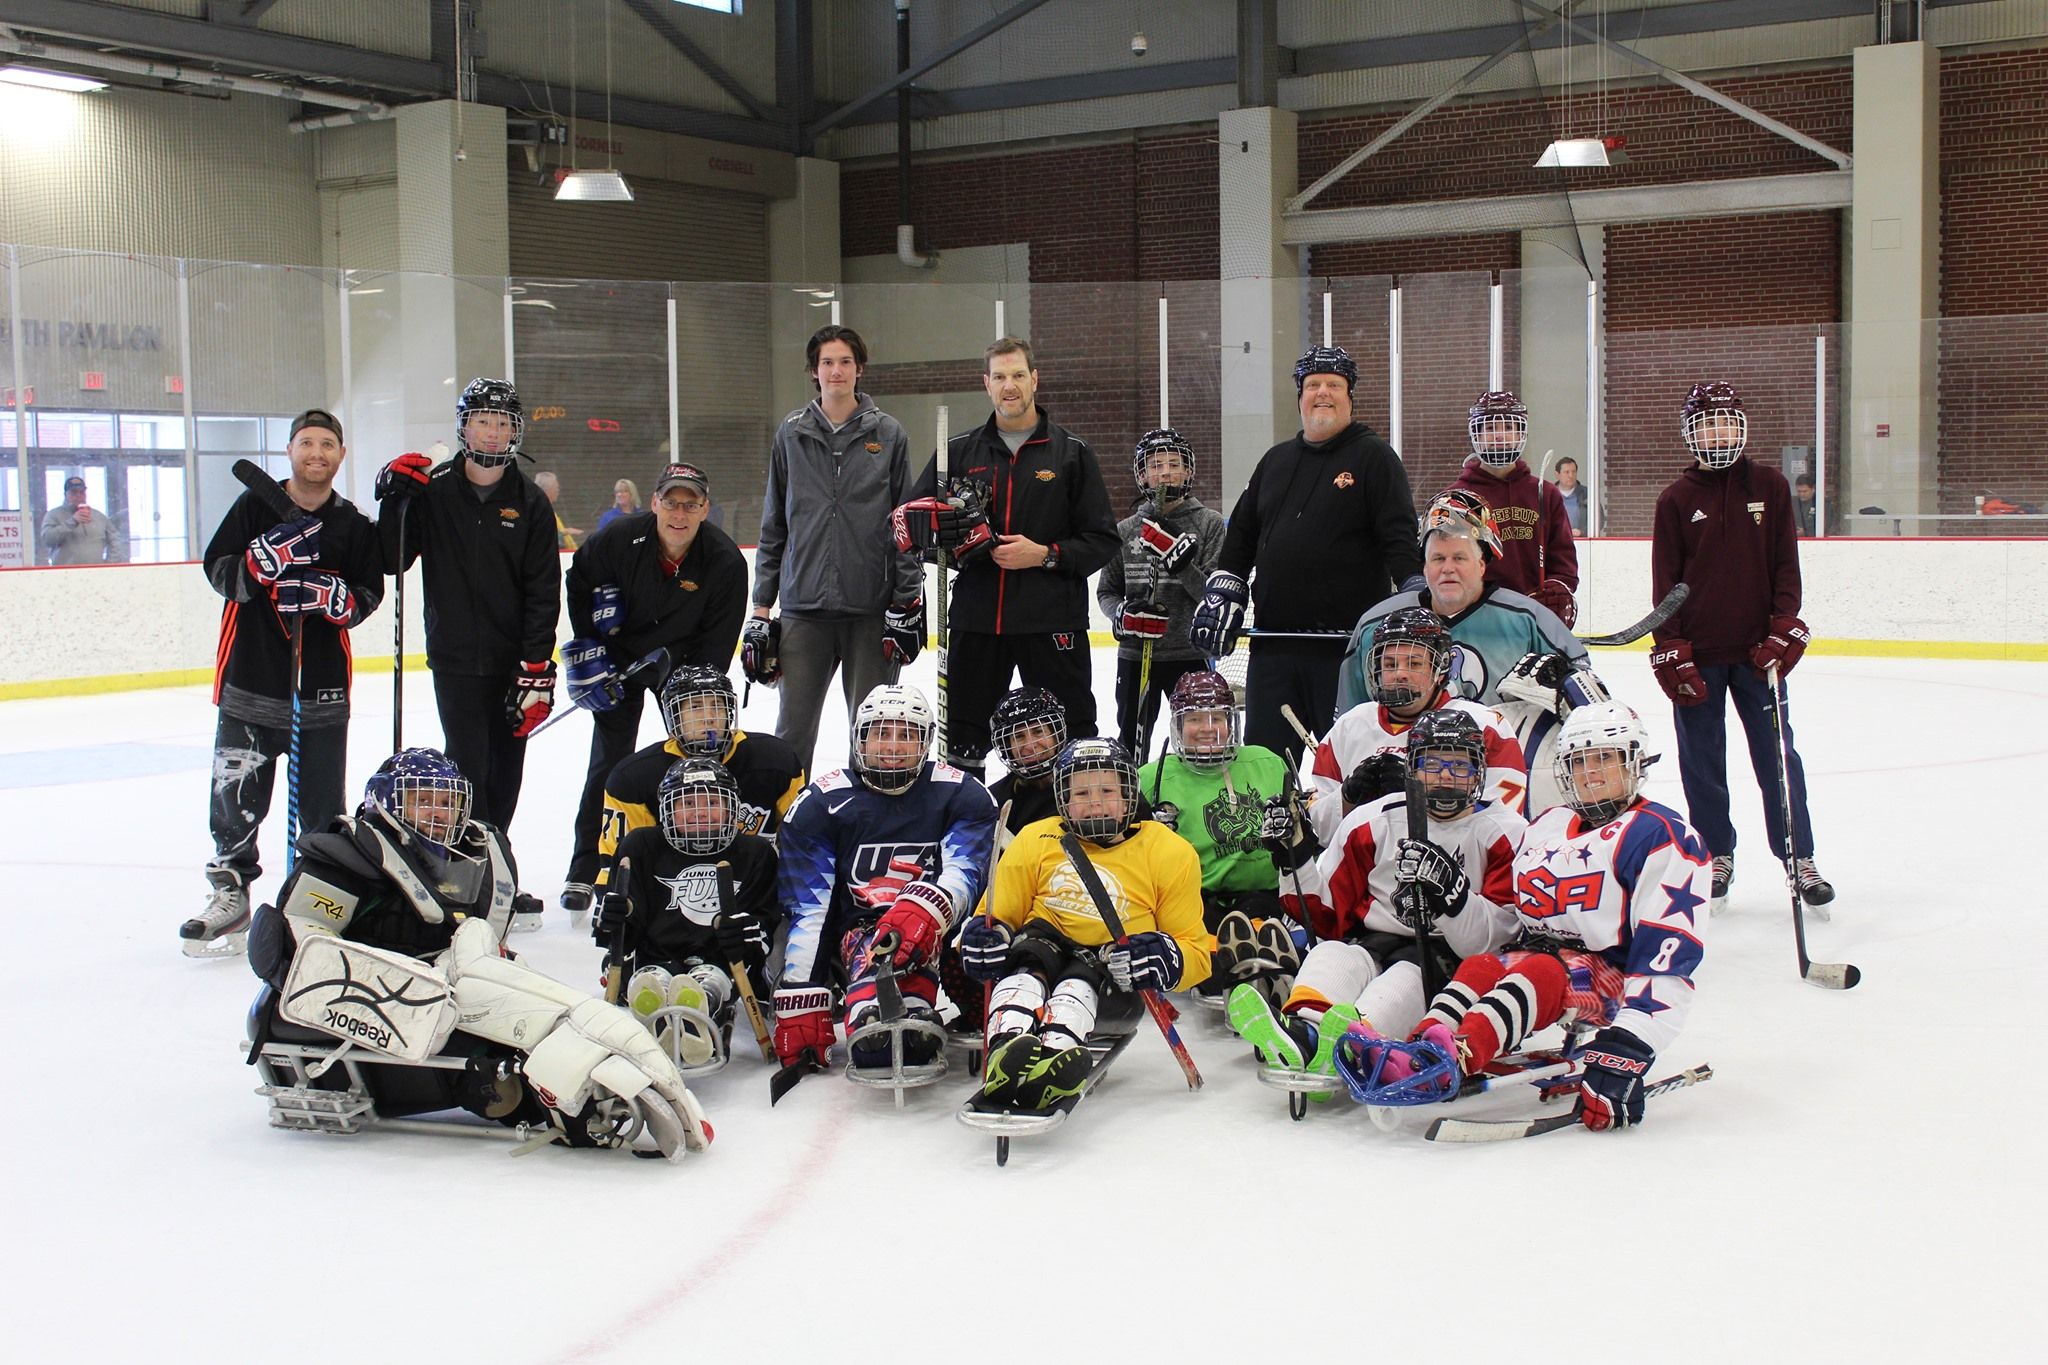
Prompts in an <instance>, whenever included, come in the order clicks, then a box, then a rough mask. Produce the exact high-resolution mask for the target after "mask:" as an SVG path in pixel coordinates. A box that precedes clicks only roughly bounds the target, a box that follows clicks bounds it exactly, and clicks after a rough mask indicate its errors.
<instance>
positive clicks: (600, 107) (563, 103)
mask: <svg viewBox="0 0 2048 1365" xmlns="http://www.w3.org/2000/svg"><path fill="white" fill-rule="evenodd" d="M476 97H477V99H478V100H479V101H480V102H481V103H484V104H495V105H500V106H502V107H504V108H507V109H529V110H530V109H533V108H535V107H537V106H538V105H539V104H540V103H541V100H540V97H539V92H538V91H537V90H536V89H535V88H534V85H533V83H532V82H530V81H524V80H521V79H519V78H518V77H516V76H506V75H502V74H500V73H499V72H496V71H481V70H480V71H478V72H477V73H476ZM553 107H554V109H555V110H556V111H558V112H560V113H564V114H573V115H574V116H575V117H576V118H580V119H582V120H584V121H585V122H586V123H603V122H604V121H605V94H604V91H602V90H591V89H589V88H587V87H586V88H584V89H579V90H578V91H577V92H576V98H575V102H574V104H573V105H572V104H571V103H570V100H569V97H568V92H566V91H564V90H563V89H562V88H561V87H560V86H557V87H555V91H554V96H553ZM611 121H612V122H613V123H616V124H619V125H621V126H623V127H627V128H651V129H653V130H655V131H656V132H662V133H682V134H684V135H685V136H687V137H702V138H710V139H711V140H712V141H714V142H734V143H738V144H739V145H741V146H743V147H765V148H769V149H771V150H773V151H778V152H786V151H788V150H789V130H788V129H787V128H785V127H783V126H782V125H781V124H776V123H763V122H761V121H760V120H759V119H750V118H747V117H745V116H743V115H740V114H721V113H716V112H714V111H712V110H709V109H685V108H683V107H682V106H680V105H674V104H658V103H656V102H655V101H653V100H645V99H638V98H635V97H633V96H631V95H617V94H615V95H613V96H612V97H611Z"/></svg>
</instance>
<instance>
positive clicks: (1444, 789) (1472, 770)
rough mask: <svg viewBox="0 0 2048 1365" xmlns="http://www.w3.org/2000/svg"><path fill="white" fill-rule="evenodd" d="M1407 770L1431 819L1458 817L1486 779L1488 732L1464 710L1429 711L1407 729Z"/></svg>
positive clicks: (1469, 806)
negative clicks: (1418, 787)
mask: <svg viewBox="0 0 2048 1365" xmlns="http://www.w3.org/2000/svg"><path fill="white" fill-rule="evenodd" d="M1408 770H1409V771H1410V772H1412V773H1413V774H1414V775H1415V780H1416V782H1417V783H1419V784H1420V785H1421V787H1422V799H1423V804H1424V805H1426V806H1427V807H1428V808H1429V814H1430V816H1431V818H1432V819H1437V820H1456V819H1458V818H1459V817H1461V816H1463V815H1464V814H1465V812H1467V811H1469V810H1471V809H1472V803H1473V802H1474V801H1476V800H1478V799H1479V789H1480V787H1481V786H1482V785H1484V784H1485V782H1486V736H1485V735H1483V734H1481V733H1480V730H1479V722H1478V721H1476V720H1474V719H1473V718H1472V716H1471V714H1470V713H1469V712H1465V711H1449V710H1446V711H1430V712H1426V713H1425V714H1424V715H1423V717H1422V719H1420V720H1418V721H1416V722H1415V725H1414V728H1412V729H1411V730H1409V731H1408Z"/></svg>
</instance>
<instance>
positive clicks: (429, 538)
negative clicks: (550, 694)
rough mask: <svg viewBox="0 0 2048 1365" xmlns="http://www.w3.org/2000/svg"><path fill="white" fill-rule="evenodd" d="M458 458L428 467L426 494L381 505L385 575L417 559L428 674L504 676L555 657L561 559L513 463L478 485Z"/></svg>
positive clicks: (548, 517)
mask: <svg viewBox="0 0 2048 1365" xmlns="http://www.w3.org/2000/svg"><path fill="white" fill-rule="evenodd" d="M464 458H465V457H464V456H462V455H459V454H458V455H457V456H456V457H455V458H454V459H452V460H450V461H448V463H446V464H444V465H442V466H441V467H440V468H439V469H436V470H435V471H434V473H433V475H432V477H431V478H429V479H428V480H427V491H426V492H425V493H423V494H419V495H416V496H415V497H413V498H412V499H411V501H410V502H409V503H400V502H396V501H393V502H387V503H386V504H385V505H384V506H383V508H382V509H381V510H380V512H379V515H378V518H377V534H378V537H379V538H380V539H381V540H382V542H383V545H384V566H385V568H386V569H387V570H388V571H389V572H391V573H393V574H402V573H404V572H405V571H406V569H407V567H409V566H410V565H411V564H412V562H413V561H414V560H415V559H421V560H424V561H425V568H424V570H423V572H424V574H425V583H426V595H427V600H426V618H427V667H429V668H431V669H433V670H434V671H435V672H437V673H455V674H463V675H466V676H470V677H506V678H509V677H510V676H511V675H512V671H513V669H514V668H516V667H517V666H518V665H519V664H520V663H522V662H528V661H539V660H542V659H551V658H553V657H554V654H555V622H556V621H557V620H558V619H560V616H561V609H562V557H561V554H560V552H559V551H557V550H556V548H555V512H554V507H553V505H552V504H550V503H549V502H548V495H547V494H545V493H543V492H541V491H540V489H539V488H538V487H536V486H535V485H534V483H533V481H532V480H530V479H528V478H527V477H526V476H525V475H524V474H522V473H521V472H520V470H519V466H518V465H516V464H515V465H512V466H511V467H509V468H507V469H506V471H505V476H504V477H503V478H501V479H499V480H498V481H497V482H496V483H495V484H493V485H491V486H490V487H489V488H479V487H477V486H476V485H475V484H473V483H471V482H470V481H469V480H468V478H466V477H465V476H464V475H463V472H462V465H463V461H464ZM401 515H403V517H404V526H405V555H404V558H403V559H402V560H401V558H400V556H399V553H398V549H399V545H398V542H399V518H400V516H401Z"/></svg>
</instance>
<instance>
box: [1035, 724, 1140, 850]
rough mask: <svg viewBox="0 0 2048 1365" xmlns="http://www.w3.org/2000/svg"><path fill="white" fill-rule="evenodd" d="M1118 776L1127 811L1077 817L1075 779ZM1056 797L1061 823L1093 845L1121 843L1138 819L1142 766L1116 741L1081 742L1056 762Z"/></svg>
mask: <svg viewBox="0 0 2048 1365" xmlns="http://www.w3.org/2000/svg"><path fill="white" fill-rule="evenodd" d="M1098 772H1104V773H1115V774H1116V779H1117V792H1118V795H1119V796H1120V797H1121V798H1122V802H1123V808H1122V810H1121V811H1119V812H1118V813H1116V814H1114V815H1077V814H1076V813H1075V811H1074V780H1075V779H1076V778H1078V777H1081V776H1083V775H1085V774H1088V773H1098ZM1052 798H1053V804H1054V806H1055V807H1056V808H1057V809H1058V810H1059V813H1060V823H1061V824H1062V825H1064V826H1065V827H1066V829H1067V831H1068V832H1069V833H1071V834H1074V835H1076V836H1078V837H1080V838H1083V839H1086V840H1088V841H1090V842H1091V843H1097V844H1114V843H1120V842H1121V841H1122V840H1123V839H1124V838H1125V836H1127V835H1128V834H1129V833H1130V832H1131V827H1132V825H1133V824H1134V823H1136V821H1137V818H1138V766H1137V764H1135V763H1133V762H1132V761H1131V751H1130V750H1128V749H1126V748H1124V746H1123V745H1121V744H1119V743H1117V741H1115V740H1113V739H1098V738H1089V739H1077V740H1075V741H1074V742H1073V743H1071V744H1069V745H1067V747H1066V748H1064V749H1062V750H1060V756H1059V757H1058V758H1057V759H1055V760H1054V761H1053V778H1052Z"/></svg>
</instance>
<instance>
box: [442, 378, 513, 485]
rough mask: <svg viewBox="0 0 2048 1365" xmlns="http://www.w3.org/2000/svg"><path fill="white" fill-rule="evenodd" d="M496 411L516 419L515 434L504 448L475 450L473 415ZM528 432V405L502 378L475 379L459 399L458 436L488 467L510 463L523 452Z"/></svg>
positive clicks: (473, 456)
mask: <svg viewBox="0 0 2048 1365" xmlns="http://www.w3.org/2000/svg"><path fill="white" fill-rule="evenodd" d="M487 412H488V413H496V414H498V415H500V416H502V417H505V418H507V419H508V420H510V422H511V423H512V438H511V440H510V441H508V442H507V443H506V445H505V448H504V449H503V450H474V449H471V447H470V444H469V419H470V418H472V417H474V416H476V415H478V414H479V413H487ZM525 435H526V409H525V408H524V407H523V406H522V405H521V404H520V402H519V393H518V391H517V390H516V389H514V388H513V387H512V386H511V385H510V384H508V383H506V382H505V381H504V380H502V379H472V380H470V381H469V386H468V387H467V388H465V389H464V390H463V391H462V396H461V397H460V398H458V399H456V400H455V440H456V443H457V444H458V445H460V446H461V447H462V451H463V453H464V454H465V455H467V456H468V457H469V459H470V461H471V462H472V463H474V464H479V465H482V466H484V467H485V468H492V467H495V466H497V465H505V464H510V463H512V461H513V460H514V459H516V458H517V457H518V455H519V445H520V442H521V441H522V440H523V439H524V438H525Z"/></svg>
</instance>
